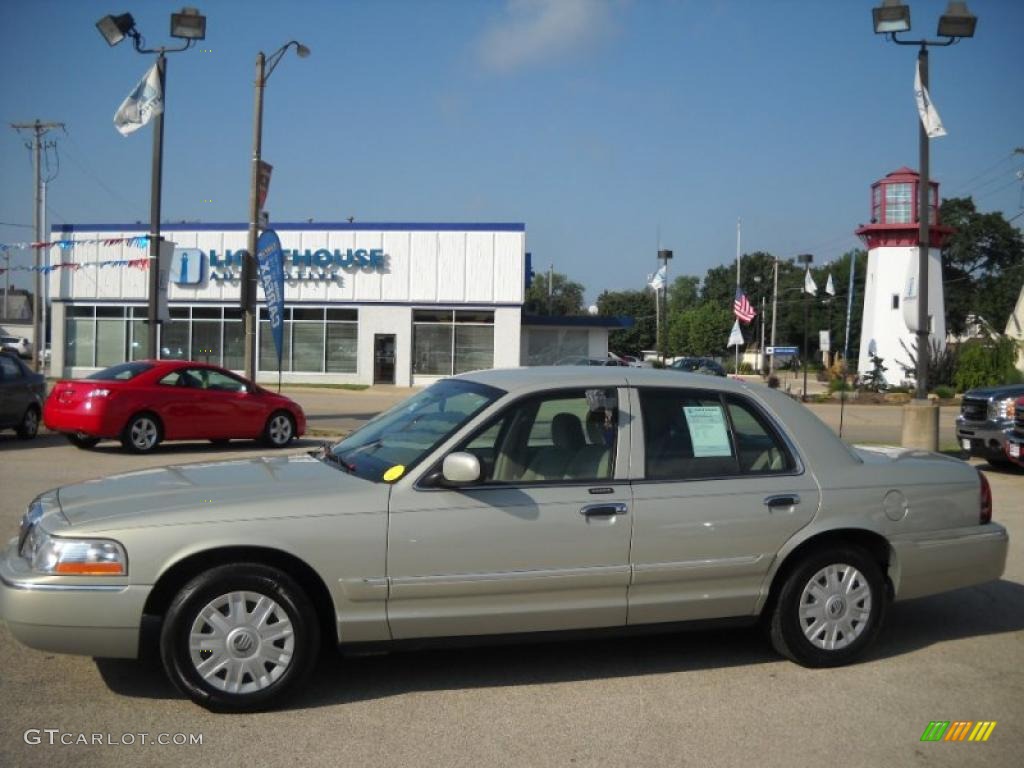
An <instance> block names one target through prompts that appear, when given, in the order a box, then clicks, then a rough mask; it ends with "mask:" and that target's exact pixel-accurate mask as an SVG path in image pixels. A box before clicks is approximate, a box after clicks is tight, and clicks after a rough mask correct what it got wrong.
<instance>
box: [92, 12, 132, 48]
mask: <svg viewBox="0 0 1024 768" xmlns="http://www.w3.org/2000/svg"><path fill="white" fill-rule="evenodd" d="M96 29H98V30H99V31H100V34H101V35H103V39H104V40H106V41H107V44H108V45H111V46H113V45H117V44H118V43H120V42H121V41H122V40H124V39H125V37H126V36H127V35H128V34H129V33H130V32H131V31H132V30H133V29H135V19H133V18H132V15H131V14H130V13H122V14H120V15H118V16H104V17H103V18H102V19H100V20H99V21H97V22H96Z"/></svg>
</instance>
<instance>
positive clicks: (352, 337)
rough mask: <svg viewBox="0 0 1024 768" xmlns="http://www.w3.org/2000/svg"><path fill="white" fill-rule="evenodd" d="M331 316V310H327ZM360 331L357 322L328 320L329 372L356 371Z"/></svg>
mask: <svg viewBox="0 0 1024 768" xmlns="http://www.w3.org/2000/svg"><path fill="white" fill-rule="evenodd" d="M327 312H328V316H330V310H327ZM358 339H359V332H358V326H357V325H356V324H355V323H338V322H331V321H330V320H328V322H327V372H328V373H355V372H356V351H357V349H358Z"/></svg>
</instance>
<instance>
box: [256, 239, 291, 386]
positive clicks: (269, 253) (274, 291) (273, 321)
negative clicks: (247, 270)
mask: <svg viewBox="0 0 1024 768" xmlns="http://www.w3.org/2000/svg"><path fill="white" fill-rule="evenodd" d="M256 254H257V261H258V262H259V269H260V284H261V285H262V286H263V296H264V297H265V298H266V300H267V313H268V314H269V315H270V332H271V333H272V334H273V336H274V347H276V348H277V368H278V370H280V369H281V352H282V349H283V347H284V254H283V253H281V241H280V239H279V238H278V237H277V233H276V232H275V231H274V230H272V229H268V230H265V231H264V232H263V234H262V235H260V239H259V240H258V241H257V242H256Z"/></svg>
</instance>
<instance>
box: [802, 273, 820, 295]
mask: <svg viewBox="0 0 1024 768" xmlns="http://www.w3.org/2000/svg"><path fill="white" fill-rule="evenodd" d="M817 292H818V285H817V284H816V283H815V282H814V278H813V277H811V269H810V267H808V268H807V271H806V272H805V273H804V293H809V294H811V295H812V296H813V295H814V294H816V293H817Z"/></svg>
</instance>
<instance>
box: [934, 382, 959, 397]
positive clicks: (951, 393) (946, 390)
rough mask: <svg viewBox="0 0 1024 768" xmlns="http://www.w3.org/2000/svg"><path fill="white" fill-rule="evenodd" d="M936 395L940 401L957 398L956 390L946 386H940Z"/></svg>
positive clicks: (936, 389) (936, 390)
mask: <svg viewBox="0 0 1024 768" xmlns="http://www.w3.org/2000/svg"><path fill="white" fill-rule="evenodd" d="M935 394H936V395H937V396H938V397H939V399H940V400H952V399H953V398H954V397H956V390H954V389H953V388H952V387H947V386H946V385H945V384H940V385H939V386H937V387H936V388H935Z"/></svg>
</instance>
